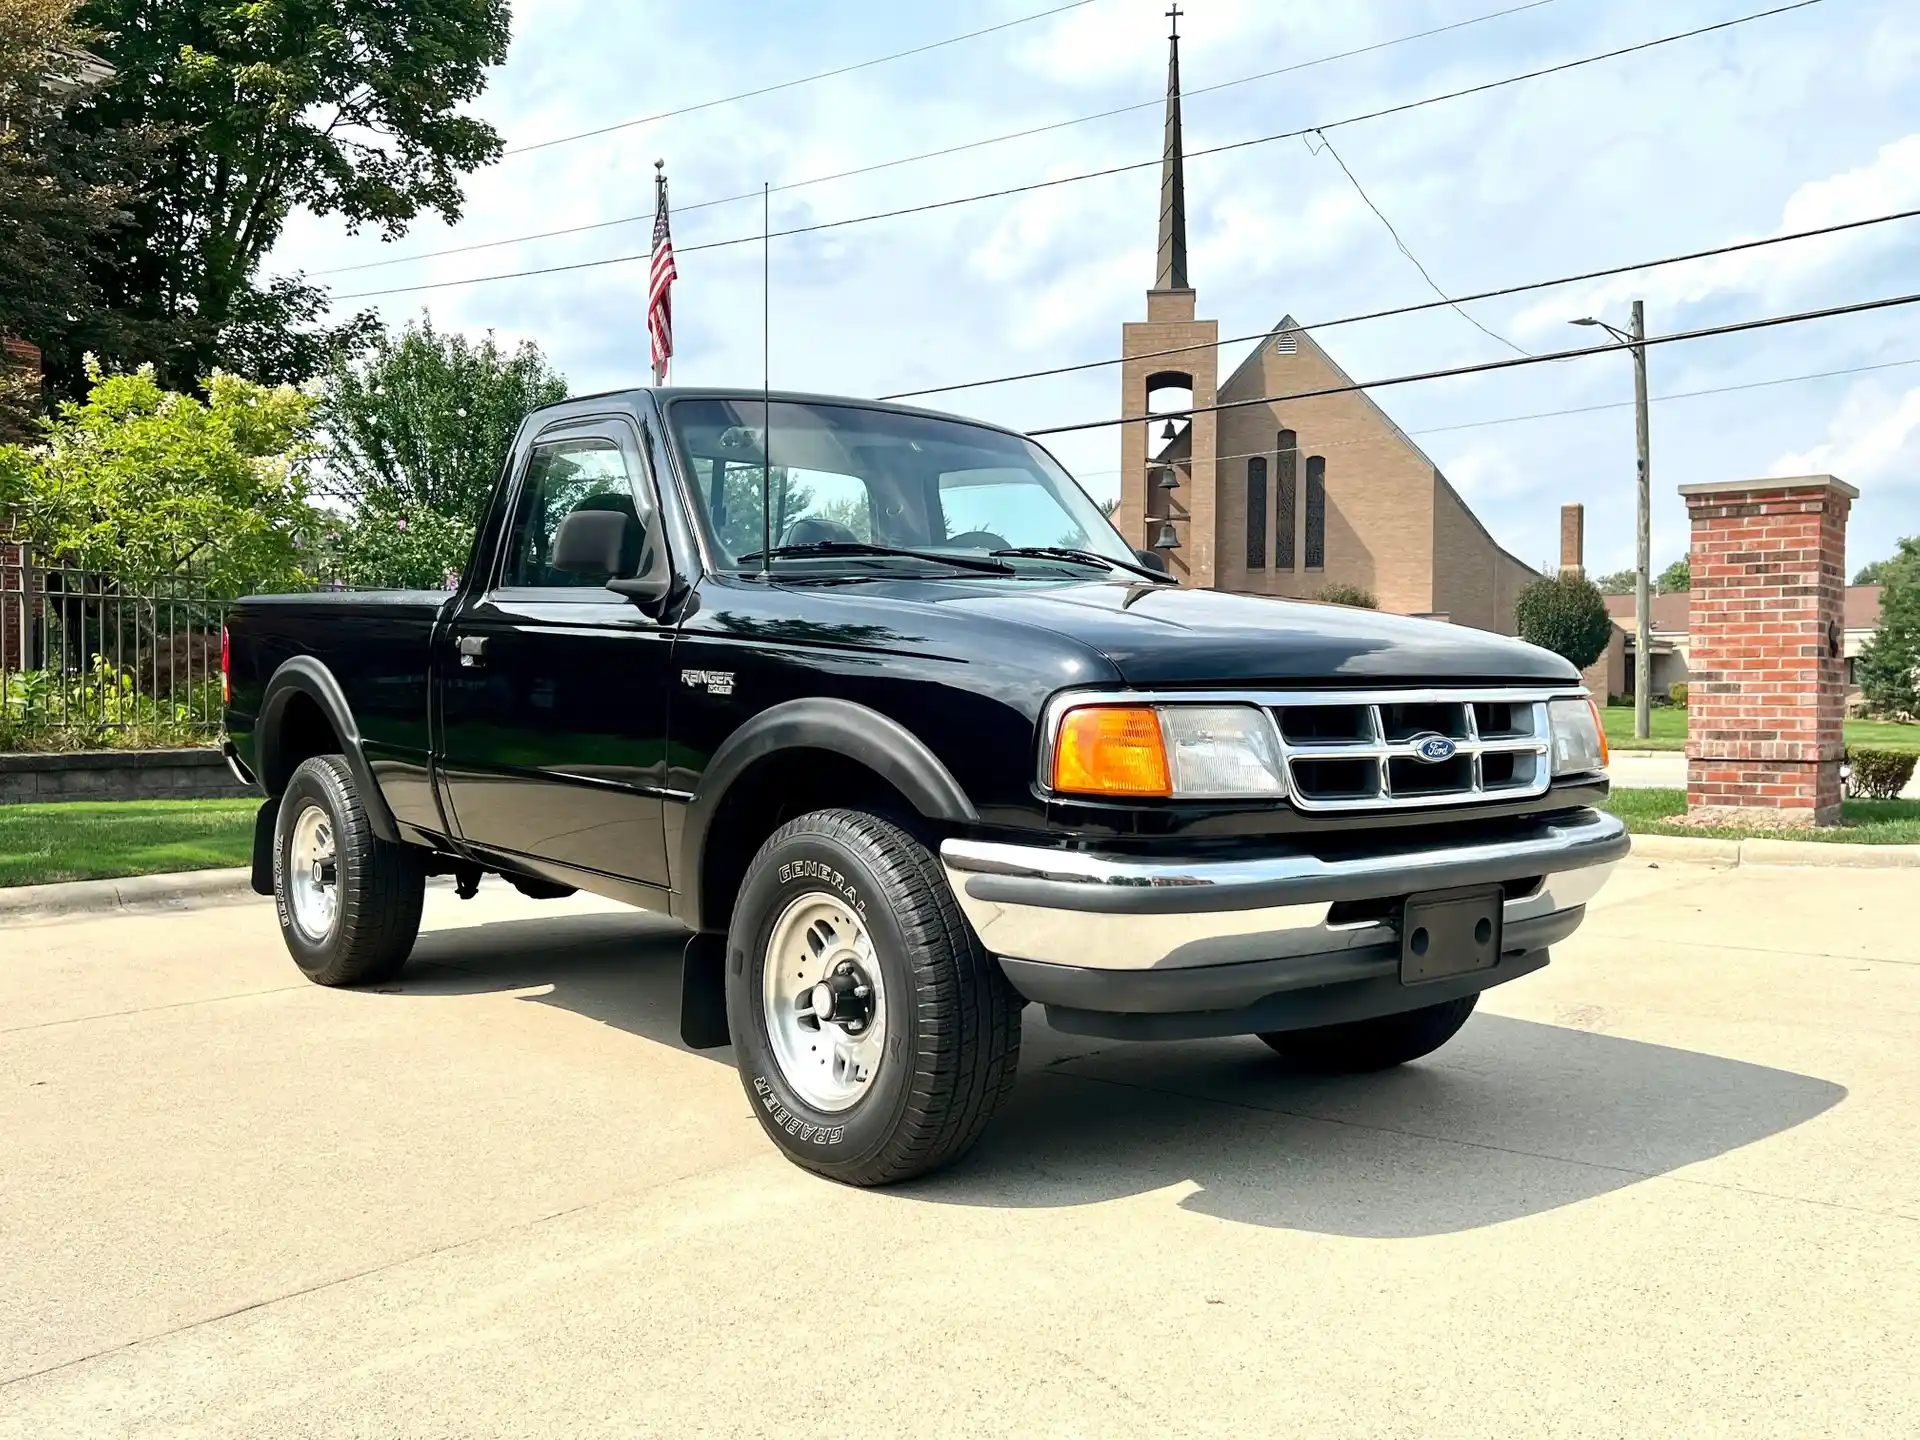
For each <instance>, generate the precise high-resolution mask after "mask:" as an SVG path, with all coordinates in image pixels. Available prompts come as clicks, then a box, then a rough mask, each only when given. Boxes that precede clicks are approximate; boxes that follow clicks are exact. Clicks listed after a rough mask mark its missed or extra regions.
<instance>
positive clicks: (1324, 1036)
mask: <svg viewBox="0 0 1920 1440" xmlns="http://www.w3.org/2000/svg"><path fill="white" fill-rule="evenodd" d="M1479 998H1480V997H1479V996H1478V995H1465V996H1462V997H1461V998H1460V999H1458V1000H1446V1001H1442V1002H1441V1003H1440V1004H1438V1005H1429V1006H1427V1007H1426V1008H1425V1009H1421V1010H1406V1011H1403V1012H1401V1013H1400V1014H1398V1015H1381V1016H1379V1017H1377V1018H1376V1019H1373V1020H1354V1021H1350V1022H1349V1023H1347V1024H1345V1025H1322V1026H1319V1027H1317V1028H1315V1029H1312V1030H1274V1031H1270V1032H1268V1033H1266V1034H1263V1035H1262V1036H1261V1037H1260V1038H1261V1039H1262V1040H1264V1041H1266V1042H1267V1045H1268V1046H1269V1047H1270V1048H1271V1049H1272V1050H1273V1051H1274V1053H1275V1054H1277V1055H1279V1057H1280V1058H1281V1059H1282V1060H1284V1061H1286V1062H1287V1064H1288V1065H1289V1066H1291V1067H1292V1068H1294V1069H1296V1070H1312V1071H1318V1072H1320V1073H1322V1074H1335V1075H1338V1074H1355V1073H1358V1072H1360V1071H1364V1070H1386V1069H1389V1068H1391V1067H1392V1066H1395V1065H1404V1064H1406V1063H1407V1062H1408V1061H1409V1060H1418V1059H1419V1058H1420V1057H1421V1056H1422V1055H1431V1054H1432V1053H1433V1052H1434V1051H1435V1050H1438V1049H1439V1048H1440V1047H1441V1046H1442V1045H1444V1044H1446V1043H1447V1041H1449V1040H1451V1039H1452V1038H1453V1037H1454V1036H1455V1035H1456V1034H1458V1033H1459V1031H1460V1027H1461V1026H1462V1025H1464V1024H1466V1023H1467V1017H1468V1016H1469V1015H1471V1014H1473V1007H1474V1003H1475V1002H1476V1001H1477V1000H1479Z"/></svg>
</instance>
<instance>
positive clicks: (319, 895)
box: [273, 755, 426, 985]
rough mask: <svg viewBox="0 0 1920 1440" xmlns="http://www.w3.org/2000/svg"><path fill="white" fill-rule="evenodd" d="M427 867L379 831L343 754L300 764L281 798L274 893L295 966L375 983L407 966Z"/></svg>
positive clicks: (316, 978)
mask: <svg viewBox="0 0 1920 1440" xmlns="http://www.w3.org/2000/svg"><path fill="white" fill-rule="evenodd" d="M425 898H426V873H425V871H424V870H423V869H422V867H421V864H420V857H419V856H418V855H417V854H416V853H415V852H414V851H413V850H412V849H410V848H409V847H407V846H405V845H395V844H390V843H388V842H387V841H385V840H382V839H380V838H379V837H378V836H376V835H375V834H374V833H373V827H372V826H371V825H370V824H369V823H368V821H367V811H366V806H365V805H364V804H362V802H361V799H360V796H359V793H358V792H357V790H356V789H355V787H354V783H353V772H352V771H350V770H348V769H347V762H346V761H345V760H344V759H342V758H341V757H340V756H338V755H316V756H314V757H313V758H312V759H311V760H306V761H303V762H301V765H300V767H299V768H298V769H297V770H295V771H294V772H293V777H292V779H290V780H288V782H287V790H286V794H285V795H283V796H282V797H281V800H280V820H279V833H278V835H277V836H276V838H275V844H274V851H273V900H274V908H275V909H276V910H277V911H278V912H279V915H280V933H281V935H282V936H284V937H285V938H286V942H287V949H288V951H289V952H290V953H291V954H292V955H293V963H294V964H296V965H298V966H299V967H300V971H301V973H302V974H303V975H305V976H306V977H307V978H308V979H309V980H311V981H313V982H314V983H315V984H316V985H368V984H372V983H374V982H376V981H380V980H386V979H390V978H391V977H392V976H394V975H396V974H398V973H399V971H400V967H401V966H403V965H405V964H406V963H407V956H408V954H409V953H411V952H412V950H413V942H414V940H415V938H416V937H417V936H418V935H419V933H420V908H421V905H422V903H423V902H424V900H425Z"/></svg>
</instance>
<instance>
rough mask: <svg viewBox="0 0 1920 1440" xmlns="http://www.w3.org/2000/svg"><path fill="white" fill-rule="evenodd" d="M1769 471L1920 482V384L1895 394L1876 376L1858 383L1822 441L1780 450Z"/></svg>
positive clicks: (1866, 480)
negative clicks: (1881, 383) (1874, 378)
mask: <svg viewBox="0 0 1920 1440" xmlns="http://www.w3.org/2000/svg"><path fill="white" fill-rule="evenodd" d="M1767 473H1768V474H1770V475H1835V476H1838V477H1839V478H1840V479H1842V480H1846V481H1849V482H1851V483H1852V484H1855V485H1860V484H1862V483H1863V482H1864V483H1868V484H1871V483H1873V482H1875V481H1880V482H1884V483H1886V484H1889V485H1893V486H1896V487H1906V486H1912V485H1914V484H1916V483H1917V482H1920V387H1915V388H1914V389H1911V390H1908V391H1907V392H1906V393H1905V394H1902V395H1895V394H1892V393H1891V392H1889V391H1888V390H1886V389H1885V387H1883V386H1881V385H1879V384H1877V383H1874V382H1867V383H1865V384H1861V385H1856V386H1855V387H1854V388H1853V390H1852V391H1851V392H1849V393H1848V395H1847V398H1846V399H1845V400H1844V401H1842V402H1841V404H1840V409H1839V412H1838V413H1837V414H1836V415H1835V416H1834V417H1833V421H1832V423H1831V424H1829V425H1828V426H1827V438H1826V439H1825V440H1824V441H1822V442H1821V443H1820V444H1818V445H1815V446H1813V447H1811V448H1810V449H1807V450H1800V451H1795V452H1792V453H1789V454H1786V455H1782V456H1781V457H1780V458H1779V459H1777V460H1775V461H1774V462H1773V464H1772V465H1771V466H1769V467H1768V470H1767Z"/></svg>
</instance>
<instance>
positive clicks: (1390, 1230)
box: [384, 912, 1847, 1238]
mask: <svg viewBox="0 0 1920 1440" xmlns="http://www.w3.org/2000/svg"><path fill="white" fill-rule="evenodd" d="M684 939H685V932H684V931H683V930H680V929H679V928H677V927H675V926H673V925H672V924H671V923H670V922H666V921H663V920H660V919H656V918H654V917H650V916H647V915H644V914H640V913H638V912H635V913H632V914H614V915H585V916H556V917H554V918H553V919H548V920H543V919H531V920H514V921H501V922H496V923H493V924H487V925H479V926H473V927H470V928H467V929H461V930H442V931H435V932H431V933H429V934H426V935H423V936H422V937H421V938H420V941H419V944H418V945H417V946H416V948H415V951H414V962H413V964H412V965H411V966H410V967H409V968H408V970H407V972H406V973H405V974H404V975H403V976H402V978H401V980H400V982H399V983H398V984H396V985H390V986H387V987H384V993H397V994H406V995H460V994H479V993H491V992H499V991H505V990H519V989H526V990H528V991H530V992H534V993H529V994H527V995H525V996H523V997H521V998H523V999H526V1000H530V1001H534V1002H536V1003H539V1004H543V1005H555V1006H558V1007H560V1008H562V1009H565V1010H568V1011H572V1012H574V1013H576V1014H579V1015H582V1016H585V1017H587V1018H590V1019H593V1020H597V1021H599V1022H600V1023H602V1024H605V1025H611V1026H614V1027H616V1028H617V1029H621V1030H625V1031H627V1032H628V1033H630V1034H633V1035H636V1036H639V1037H641V1038H643V1039H646V1040H650V1041H655V1042H658V1043H660V1044H664V1045H669V1046H672V1047H674V1048H675V1049H685V1048H686V1047H685V1046H683V1045H682V1044H681V1043H680V1036H679V1000H680V952H681V947H682V945H683V943H684ZM1023 1045H1024V1049H1023V1053H1022V1059H1021V1076H1020V1083H1019V1084H1018V1085H1017V1086H1016V1087H1015V1089H1014V1092H1013V1095H1012V1098H1011V1099H1010V1101H1009V1102H1008V1104H1007V1106H1006V1108H1005V1109H1004V1110H1002V1111H1001V1113H1000V1115H999V1116H998V1118H997V1119H996V1120H995V1121H994V1123H993V1125H992V1126H991V1127H989V1129H988V1131H987V1134H986V1136H985V1138H984V1139H983V1140H982V1141H981V1143H980V1145H979V1146H978V1148H976V1149H975V1150H974V1151H973V1152H972V1154H970V1155H969V1156H968V1157H967V1158H966V1159H965V1160H963V1161H962V1162H961V1163H960V1164H959V1165H957V1166H955V1167H954V1168H953V1169H951V1170H947V1171H942V1172H940V1173H938V1174H935V1175H932V1176H929V1177H927V1178H926V1179H923V1180H919V1181H915V1182H913V1183H912V1184H909V1185H903V1186H899V1187H896V1188H895V1189H894V1190H892V1191H890V1192H889V1193H891V1194H894V1195H897V1196H899V1197H901V1198H903V1199H912V1200H915V1201H919V1202H922V1203H931V1204H946V1205H997V1206H1015V1207H1035V1208H1044V1207H1053V1206H1072V1205H1085V1204H1092V1203H1096V1202H1098V1201H1102V1200H1111V1199H1116V1198H1120V1197H1123V1196H1128V1195H1138V1194H1144V1193H1147V1192H1149V1191H1153V1190H1158V1189H1163V1188H1166V1187H1168V1186H1175V1185H1190V1186H1193V1187H1194V1188H1193V1189H1192V1190H1191V1192H1190V1193H1189V1194H1187V1195H1186V1196H1185V1197H1184V1198H1183V1199H1182V1200H1181V1202H1180V1203H1181V1205H1182V1206H1183V1207H1184V1208H1186V1209H1190V1210H1195V1211H1199V1212H1201V1213H1203V1214H1208V1215H1214V1216H1218V1217H1220V1218H1222V1219H1228V1220H1235V1221H1239V1222H1241V1223H1244V1224H1250V1225H1262V1226H1271V1227H1280V1228H1286V1229H1295V1230H1309V1231H1315V1232H1319V1233H1323V1234H1330V1235H1347V1236H1355V1237H1367V1238H1403V1237H1411V1236H1419V1235H1433V1234H1445V1233H1451V1232H1456V1231H1462V1230H1471V1229H1477V1228H1479V1227H1481V1226H1485V1225H1494V1224H1499V1223H1501V1222H1503V1221H1508V1220H1516V1219H1520V1218H1522V1217H1524V1216H1528V1215H1535V1214H1539V1213H1541V1212H1543V1211H1547V1210H1552V1209H1556V1208H1558V1207H1560V1206H1563V1205H1570V1204H1574V1203H1576V1202H1578V1201H1581V1200H1589V1199H1592V1198H1594V1197H1596V1196H1599V1195H1604V1194H1606V1193H1608V1192H1610V1191H1613V1190H1618V1189H1621V1188H1623V1187H1625V1186H1628V1185H1633V1184H1636V1183H1638V1182H1640V1181H1642V1180H1646V1179H1649V1178H1652V1177H1654V1176H1659V1175H1665V1174H1669V1173H1671V1172H1673V1171H1676V1170H1679V1169H1681V1168H1683V1167H1685V1166H1688V1165H1693V1164H1697V1163H1699V1162H1701V1161H1704V1160H1709V1159H1712V1158H1714V1157H1715V1156H1718V1155H1724V1154H1727V1153H1728V1152H1730V1151H1734V1150H1738V1149H1740V1148H1742V1147H1743V1146H1747V1145H1751V1144H1754V1143H1756V1142H1758V1141H1761V1140H1765V1139H1767V1138H1768V1137H1769V1136H1772V1135H1777V1134H1779V1133H1781V1132H1782V1131H1785V1130H1789V1129H1792V1128H1793V1127H1794V1126H1796V1125H1799V1124H1802V1123H1804V1122H1805V1121H1807V1120H1810V1119H1812V1118H1813V1117H1815V1116H1816V1115H1819V1114H1821V1113H1822V1112H1824V1111H1826V1110H1828V1109H1830V1108H1832V1107H1833V1106H1834V1105H1836V1104H1838V1103H1839V1102H1840V1101H1841V1100H1842V1099H1843V1098H1845V1096H1846V1093H1847V1092H1846V1089H1845V1088H1844V1087H1843V1086H1840V1085H1837V1084H1834V1083H1833V1082H1831V1081H1827V1080H1822V1079H1818V1078H1816V1077H1813V1076H1808V1075H1799V1074H1795V1073H1793V1072H1791V1071H1786V1070H1776V1069H1771V1068H1769V1067H1767V1066H1764V1065H1754V1064H1750V1063H1748V1062H1745V1061H1740V1060H1729V1059H1725V1058H1722V1057H1720V1056H1716V1055H1706V1054H1701V1053H1698V1052H1696V1051H1691V1050H1681V1049H1676V1048H1673V1047H1670V1046H1665V1045H1653V1044H1648V1043H1646V1042H1643V1041H1638V1040H1628V1039H1624V1038H1621V1037H1619V1036H1613V1035H1603V1034H1596V1033H1594V1032H1592V1031H1588V1030H1582V1029H1575V1028H1569V1027H1564V1026H1558V1025H1544V1024H1539V1023H1536V1022H1533V1021H1528V1020H1514V1019H1509V1018H1507V1017H1505V1016H1499V1015H1485V1014H1482V1015H1478V1016H1476V1017H1475V1018H1474V1019H1473V1020H1471V1021H1469V1022H1468V1024H1467V1027H1466V1028H1465V1029H1464V1030H1463V1031H1461V1033H1460V1034H1459V1035H1458V1036H1457V1037H1455V1039H1454V1040H1453V1041H1452V1042H1451V1043H1450V1044H1449V1045H1448V1046H1447V1047H1446V1048H1445V1049H1444V1050H1442V1051H1440V1052H1438V1053H1437V1054H1435V1055H1433V1056H1430V1057H1429V1058H1427V1059H1426V1060H1423V1061H1419V1062H1417V1063H1415V1064H1412V1065H1406V1066H1402V1067H1400V1068H1399V1069H1397V1070H1391V1071H1385V1072H1382V1073H1380V1074H1376V1075H1360V1076H1346V1077H1338V1078H1324V1077H1309V1076H1301V1075H1295V1074H1291V1073H1289V1072H1288V1071H1286V1070H1284V1069H1283V1068H1282V1067H1281V1066H1280V1065H1279V1064H1278V1063H1277V1061H1276V1060H1275V1058H1274V1056H1273V1055H1272V1054H1271V1052H1269V1051H1268V1050H1267V1048H1266V1047H1265V1046H1264V1045H1262V1044H1261V1043H1260V1042H1259V1041H1258V1040H1256V1039H1253V1038H1252V1037H1245V1038H1240V1039H1229V1040H1204V1041H1190V1042H1183V1043H1174V1044H1128V1043H1126V1042H1120V1041H1114V1042H1107V1041H1098V1040H1088V1039H1086V1038H1084V1037H1081V1036H1072V1035H1063V1034H1060V1033H1058V1032H1056V1031H1054V1030H1051V1029H1049V1028H1048V1026H1047V1025H1046V1023H1045V1020H1044V1018H1043V1015H1042V1012H1041V1010H1040V1008H1039V1007H1038V1006H1032V1007H1029V1008H1028V1010H1027V1015H1026V1026H1025V1033H1024V1038H1023ZM694 1053H697V1054H700V1055H702V1056H704V1057H706V1058H708V1059H711V1060H714V1061H716V1062H720V1063H723V1064H726V1065H727V1066H729V1067H731V1065H732V1060H733V1052H732V1050H731V1049H721V1050H704V1051H697V1052H694Z"/></svg>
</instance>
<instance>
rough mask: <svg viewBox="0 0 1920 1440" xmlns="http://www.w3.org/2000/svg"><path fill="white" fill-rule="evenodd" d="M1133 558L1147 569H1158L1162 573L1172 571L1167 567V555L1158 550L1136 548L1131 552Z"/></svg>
mask: <svg viewBox="0 0 1920 1440" xmlns="http://www.w3.org/2000/svg"><path fill="white" fill-rule="evenodd" d="M1133 558H1134V559H1136V560H1138V561H1139V562H1140V563H1141V564H1142V565H1144V566H1146V567H1147V568H1148V569H1149V570H1158V571H1159V572H1160V573H1161V574H1162V575H1169V574H1171V573H1172V572H1171V571H1170V570H1168V569H1167V557H1166V556H1164V555H1162V554H1161V553H1160V552H1159V551H1158V550H1136V551H1134V552H1133Z"/></svg>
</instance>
